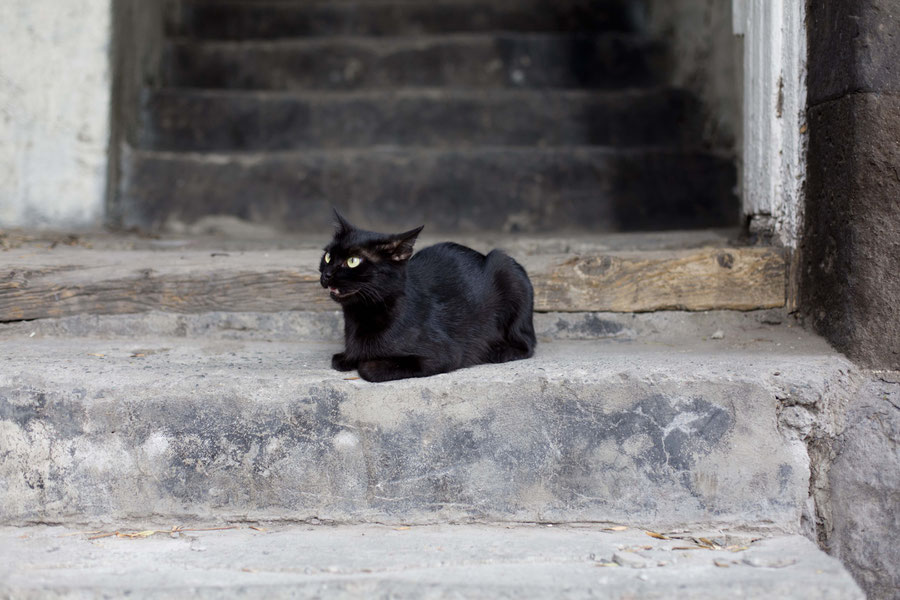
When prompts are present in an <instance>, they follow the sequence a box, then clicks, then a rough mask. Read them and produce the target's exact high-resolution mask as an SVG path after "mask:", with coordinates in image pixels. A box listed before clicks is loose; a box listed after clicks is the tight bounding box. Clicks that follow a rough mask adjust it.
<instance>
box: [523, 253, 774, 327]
mask: <svg viewBox="0 0 900 600" xmlns="http://www.w3.org/2000/svg"><path fill="white" fill-rule="evenodd" d="M535 262H537V261H535ZM540 262H541V263H542V264H533V265H531V267H532V269H531V270H530V271H529V272H531V273H532V280H533V281H534V288H535V309H536V310H538V311H562V312H565V311H570V312H580V311H609V312H646V311H654V310H691V311H698V310H753V309H760V308H777V307H781V306H784V301H785V265H784V255H783V253H782V252H781V251H780V250H779V249H776V248H697V249H692V250H668V251H651V252H642V251H625V252H615V253H603V254H593V255H584V256H571V257H551V258H549V260H548V259H544V260H542V261H540ZM535 267H537V268H535Z"/></svg>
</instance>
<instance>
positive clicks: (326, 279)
mask: <svg viewBox="0 0 900 600" xmlns="http://www.w3.org/2000/svg"><path fill="white" fill-rule="evenodd" d="M319 283H321V284H322V287H328V284H329V283H331V274H330V273H322V276H321V277H320V278H319Z"/></svg>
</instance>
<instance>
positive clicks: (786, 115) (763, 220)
mask: <svg viewBox="0 0 900 600" xmlns="http://www.w3.org/2000/svg"><path fill="white" fill-rule="evenodd" d="M733 1H734V32H735V33H736V34H738V35H741V36H743V38H744V116H743V121H744V125H743V130H744V138H743V168H744V169H743V183H742V188H743V211H744V215H746V216H747V217H749V218H750V226H751V230H754V229H755V230H756V231H759V232H762V233H771V234H773V235H774V236H775V238H776V239H777V240H779V241H780V242H781V243H783V244H784V245H785V246H786V247H788V248H796V247H797V244H798V240H799V236H800V227H801V225H802V220H803V202H804V198H803V189H804V183H805V180H806V144H807V135H806V26H805V23H804V20H805V17H806V15H805V3H804V2H802V1H801V0H733Z"/></svg>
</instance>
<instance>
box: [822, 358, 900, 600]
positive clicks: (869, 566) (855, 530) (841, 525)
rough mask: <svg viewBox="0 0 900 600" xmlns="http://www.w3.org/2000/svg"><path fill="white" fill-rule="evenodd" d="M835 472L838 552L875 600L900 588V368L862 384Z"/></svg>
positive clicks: (833, 536)
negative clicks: (863, 385)
mask: <svg viewBox="0 0 900 600" xmlns="http://www.w3.org/2000/svg"><path fill="white" fill-rule="evenodd" d="M835 452H836V454H837V456H836V458H835V461H834V464H833V465H832V467H831V471H830V472H829V477H828V478H829V482H830V484H831V511H832V519H833V531H831V532H830V535H829V536H828V543H829V545H830V549H831V551H832V553H833V554H834V555H835V556H837V557H838V558H840V559H841V560H842V561H843V563H844V564H845V565H846V566H847V568H848V569H849V570H850V572H851V573H852V574H853V576H854V577H856V580H857V581H858V582H859V583H860V585H862V587H863V589H865V590H866V592H867V593H868V594H869V598H871V599H872V600H881V599H884V600H889V599H892V598H896V597H897V592H898V590H900V571H898V568H897V566H898V565H900V546H898V545H897V539H898V538H900V373H892V374H887V373H885V374H882V375H879V376H876V377H875V379H874V380H873V381H871V382H870V383H869V384H868V385H867V386H865V387H863V388H862V389H861V390H860V393H859V394H858V395H857V396H856V398H855V403H854V405H853V407H852V409H851V410H850V413H849V415H848V417H847V428H846V430H845V431H844V433H843V434H842V435H841V436H840V438H839V439H838V440H837V443H836V445H835Z"/></svg>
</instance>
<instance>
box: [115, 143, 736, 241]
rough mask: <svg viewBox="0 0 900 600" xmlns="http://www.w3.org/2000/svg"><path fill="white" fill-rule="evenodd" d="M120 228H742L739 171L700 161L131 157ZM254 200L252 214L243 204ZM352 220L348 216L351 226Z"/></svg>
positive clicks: (656, 154) (370, 152) (679, 157)
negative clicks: (339, 213) (342, 219)
mask: <svg viewBox="0 0 900 600" xmlns="http://www.w3.org/2000/svg"><path fill="white" fill-rule="evenodd" d="M125 164H126V166H125V168H124V169H123V174H124V178H123V185H124V186H125V187H124V189H125V190H127V192H126V194H125V195H124V198H123V203H124V204H125V205H127V206H133V207H135V208H136V209H139V210H134V211H132V213H131V214H130V215H129V217H128V219H127V220H126V221H125V223H124V224H125V226H126V227H130V226H132V225H136V226H140V227H160V226H162V225H163V224H164V221H166V220H171V221H177V222H182V223H192V222H194V221H195V220H197V219H199V218H201V217H203V216H205V215H208V214H225V215H227V214H230V215H234V216H239V217H242V218H245V219H249V220H255V221H258V222H261V223H265V224H270V225H276V226H279V227H281V228H284V229H291V230H295V231H310V230H314V229H315V227H316V226H317V225H316V223H325V222H329V221H330V219H331V216H330V213H331V206H332V205H334V204H337V205H339V206H341V207H342V208H344V209H345V210H346V211H348V212H349V213H351V214H353V215H356V214H359V215H361V216H362V215H364V217H362V218H363V219H364V220H368V222H369V223H370V225H371V226H372V227H373V228H376V229H379V228H380V229H390V228H392V227H394V226H395V225H396V223H398V222H401V221H404V220H416V221H421V222H425V223H428V225H429V227H430V228H431V229H432V231H442V232H464V231H512V232H538V231H561V230H569V231H574V230H581V231H597V232H600V231H615V230H619V231H639V230H660V229H673V228H675V229H677V228H682V229H697V228H703V227H729V226H734V225H736V224H737V222H738V207H737V202H736V201H735V198H734V184H735V177H736V174H735V168H734V165H733V163H732V162H731V161H730V160H729V159H728V158H726V157H721V156H717V155H713V154H709V153H705V152H683V151H678V150H673V149H671V148H668V149H652V150H649V149H636V150H630V149H614V148H603V147H574V148H573V147H548V148H510V147H500V148H477V147H476V148H448V149H436V148H424V149H423V148H409V147H406V148H391V147H374V148H365V149H349V150H348V149H338V150H333V151H321V150H309V151H290V152H288V151H285V152H268V153H255V154H254V153H236V154H224V153H219V154H198V153H193V154H190V153H171V152H170V153H166V152H147V151H134V152H130V153H128V154H126V156H125ZM251 198H252V199H253V202H252V204H251V203H248V202H247V199H251ZM351 218H352V217H351Z"/></svg>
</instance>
